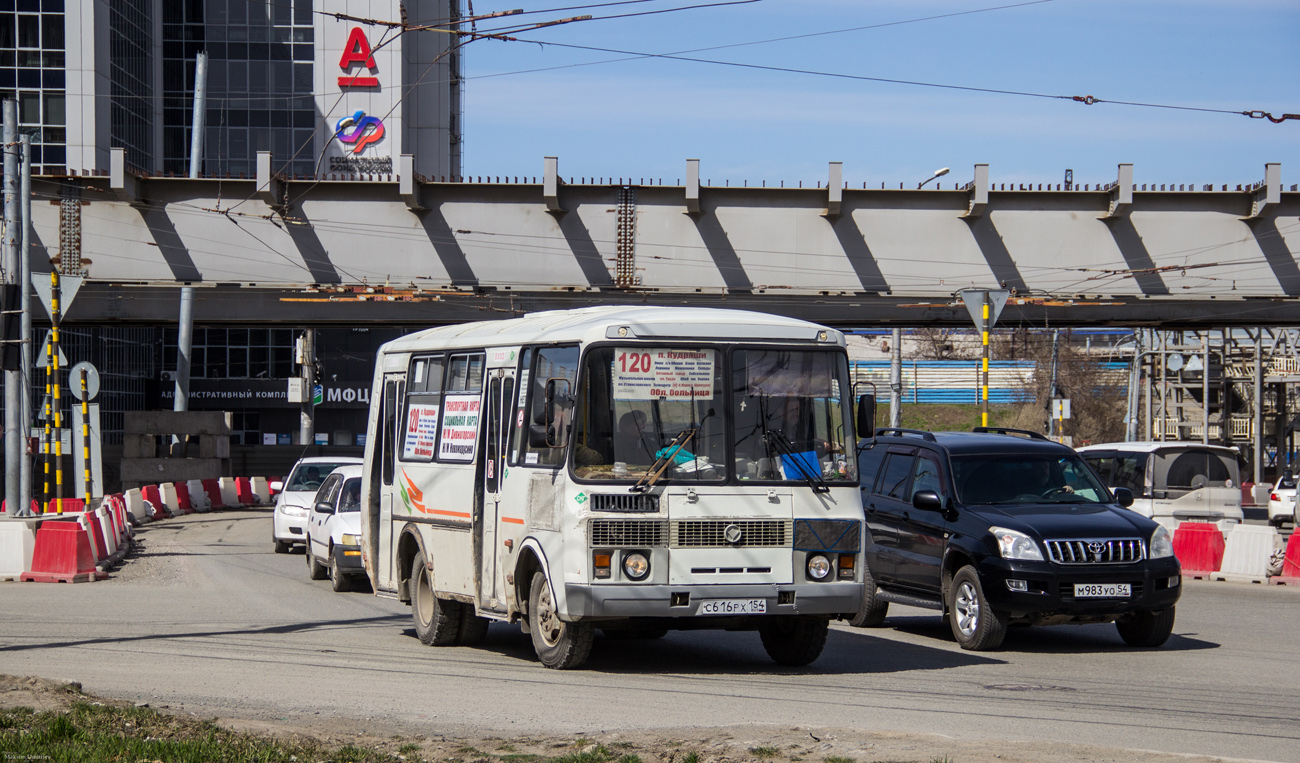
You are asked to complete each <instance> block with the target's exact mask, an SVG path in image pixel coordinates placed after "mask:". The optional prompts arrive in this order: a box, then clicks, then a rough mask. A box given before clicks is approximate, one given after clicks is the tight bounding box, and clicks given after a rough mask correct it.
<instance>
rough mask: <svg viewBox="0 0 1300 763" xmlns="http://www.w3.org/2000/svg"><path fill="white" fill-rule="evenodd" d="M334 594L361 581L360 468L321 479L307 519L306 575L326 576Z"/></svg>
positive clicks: (321, 577) (351, 467) (314, 578)
mask: <svg viewBox="0 0 1300 763" xmlns="http://www.w3.org/2000/svg"><path fill="white" fill-rule="evenodd" d="M327 574H328V575H329V579H330V580H331V581H333V583H334V590H335V591H346V590H348V589H350V588H351V587H352V580H353V579H354V578H361V577H365V574H366V570H365V568H364V567H363V566H362V564H361V467H360V466H342V467H339V468H338V469H335V470H334V472H333V473H332V474H330V476H328V477H326V478H325V482H324V483H322V484H321V486H320V490H318V491H316V500H315V502H314V503H313V504H312V510H311V516H310V517H309V518H308V519H307V575H308V576H309V577H310V578H311V579H312V580H322V579H324V578H325V576H326V575H327Z"/></svg>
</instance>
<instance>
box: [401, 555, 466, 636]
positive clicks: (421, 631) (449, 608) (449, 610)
mask: <svg viewBox="0 0 1300 763" xmlns="http://www.w3.org/2000/svg"><path fill="white" fill-rule="evenodd" d="M410 585H411V591H410V593H411V619H413V620H414V621H415V637H416V638H418V639H420V643H421V644H424V645H425V646H448V645H449V644H454V643H456V636H457V634H458V633H459V632H460V608H461V605H460V602H456V601H450V600H448V599H439V598H438V597H437V596H435V595H434V593H433V585H432V583H431V582H430V580H429V571H428V570H427V569H426V568H425V566H424V552H423V551H420V552H417V553H416V555H415V559H414V560H413V561H412V562H411V584H410Z"/></svg>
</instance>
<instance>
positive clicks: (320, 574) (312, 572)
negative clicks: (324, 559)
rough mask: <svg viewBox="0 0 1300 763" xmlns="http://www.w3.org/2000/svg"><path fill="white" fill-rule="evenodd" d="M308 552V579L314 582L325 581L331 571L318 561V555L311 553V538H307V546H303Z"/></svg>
mask: <svg viewBox="0 0 1300 763" xmlns="http://www.w3.org/2000/svg"><path fill="white" fill-rule="evenodd" d="M303 548H304V549H305V550H306V552H307V577H309V578H311V579H312V580H324V579H325V576H326V575H327V574H329V571H328V570H326V569H325V565H323V564H321V563H320V562H318V561H316V555H315V554H313V553H312V552H311V537H310V536H308V537H307V545H305V546H303Z"/></svg>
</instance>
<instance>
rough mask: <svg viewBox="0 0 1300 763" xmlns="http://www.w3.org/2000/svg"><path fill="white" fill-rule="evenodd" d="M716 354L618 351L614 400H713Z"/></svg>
mask: <svg viewBox="0 0 1300 763" xmlns="http://www.w3.org/2000/svg"><path fill="white" fill-rule="evenodd" d="M714 362H715V353H714V352H713V351H712V350H673V349H662V348H660V349H649V348H631V347H620V348H618V349H616V350H614V399H616V400H659V399H661V398H667V399H669V400H690V399H691V398H692V397H694V398H695V399H696V400H711V399H713V367H714Z"/></svg>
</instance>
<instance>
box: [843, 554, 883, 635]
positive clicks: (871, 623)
mask: <svg viewBox="0 0 1300 763" xmlns="http://www.w3.org/2000/svg"><path fill="white" fill-rule="evenodd" d="M878 591H879V589H878V588H877V587H876V579H875V578H874V577H872V575H871V568H870V567H868V566H867V565H866V564H865V563H864V564H863V565H862V609H861V610H859V611H858V613H857V614H856V615H854V616H853V618H852V619H851V620H849V625H852V626H853V627H854V628H879V627H880V626H882V625H884V624H885V615H888V614H889V602H887V601H881V600H880V599H878V598H876V594H877V592H878Z"/></svg>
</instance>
